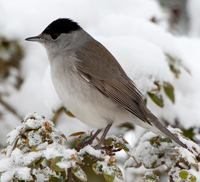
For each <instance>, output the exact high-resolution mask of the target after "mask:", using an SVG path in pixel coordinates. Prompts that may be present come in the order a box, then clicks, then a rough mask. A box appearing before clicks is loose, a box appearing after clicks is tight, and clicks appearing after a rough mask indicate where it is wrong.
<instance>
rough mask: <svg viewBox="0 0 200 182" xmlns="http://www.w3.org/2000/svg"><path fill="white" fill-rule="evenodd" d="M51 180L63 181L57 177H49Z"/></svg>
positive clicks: (54, 181)
mask: <svg viewBox="0 0 200 182" xmlns="http://www.w3.org/2000/svg"><path fill="white" fill-rule="evenodd" d="M49 182H62V180H61V179H59V178H56V177H52V178H50V179H49Z"/></svg>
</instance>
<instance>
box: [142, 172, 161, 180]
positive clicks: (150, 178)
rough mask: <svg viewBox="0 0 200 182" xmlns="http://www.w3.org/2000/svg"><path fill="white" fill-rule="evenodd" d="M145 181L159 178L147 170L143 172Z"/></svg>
mask: <svg viewBox="0 0 200 182" xmlns="http://www.w3.org/2000/svg"><path fill="white" fill-rule="evenodd" d="M145 181H146V182H159V178H158V176H156V175H155V174H154V173H153V172H147V173H146V174H145Z"/></svg>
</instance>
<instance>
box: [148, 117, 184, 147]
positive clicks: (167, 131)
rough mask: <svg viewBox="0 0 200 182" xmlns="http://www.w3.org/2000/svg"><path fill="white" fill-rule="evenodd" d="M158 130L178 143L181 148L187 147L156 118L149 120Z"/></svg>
mask: <svg viewBox="0 0 200 182" xmlns="http://www.w3.org/2000/svg"><path fill="white" fill-rule="evenodd" d="M151 123H152V124H153V125H154V126H155V127H156V128H157V129H158V130H160V131H161V132H162V133H163V134H165V135H166V136H167V137H169V138H170V139H171V140H173V141H174V142H176V143H177V144H178V145H180V146H181V147H183V148H186V149H187V146H186V145H185V144H183V143H182V142H181V141H180V140H179V139H178V138H177V137H176V136H175V135H174V134H172V133H171V132H170V131H169V130H168V129H167V128H166V127H165V126H163V125H162V124H161V123H160V122H159V121H158V119H157V118H156V120H154V121H153V122H151Z"/></svg>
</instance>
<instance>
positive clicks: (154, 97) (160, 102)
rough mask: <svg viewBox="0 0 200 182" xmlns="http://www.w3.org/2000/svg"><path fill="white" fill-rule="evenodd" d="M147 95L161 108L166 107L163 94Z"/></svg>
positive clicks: (149, 93)
mask: <svg viewBox="0 0 200 182" xmlns="http://www.w3.org/2000/svg"><path fill="white" fill-rule="evenodd" d="M147 94H148V95H149V97H150V98H151V99H152V101H153V102H154V103H156V104H157V105H158V106H160V107H163V106H164V102H163V98H162V95H161V94H158V92H156V93H151V92H147Z"/></svg>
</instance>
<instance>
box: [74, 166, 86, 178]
mask: <svg viewBox="0 0 200 182" xmlns="http://www.w3.org/2000/svg"><path fill="white" fill-rule="evenodd" d="M71 170H72V172H73V174H74V175H75V176H76V177H77V178H78V179H80V180H81V181H87V175H86V174H85V172H84V171H83V169H82V168H81V167H80V166H79V165H76V166H75V167H71Z"/></svg>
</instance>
